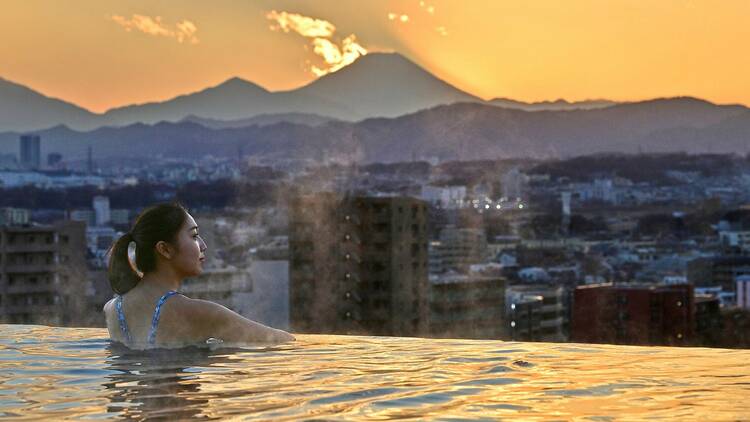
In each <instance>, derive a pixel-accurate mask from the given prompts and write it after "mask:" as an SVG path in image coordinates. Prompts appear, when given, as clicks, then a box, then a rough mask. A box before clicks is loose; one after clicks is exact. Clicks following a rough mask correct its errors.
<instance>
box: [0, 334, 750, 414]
mask: <svg viewBox="0 0 750 422" xmlns="http://www.w3.org/2000/svg"><path fill="white" fill-rule="evenodd" d="M749 363H750V351H748V350H725V349H701V348H670V347H627V346H609V345H588V344H554V343H517V342H513V343H511V342H503V341H478V340H435V339H415V338H394V337H355V336H326V335H298V336H297V341H296V342H294V343H289V344H284V345H280V346H273V347H254V348H253V347H248V348H242V349H219V348H214V349H198V348H195V349H183V350H179V351H157V352H150V353H144V352H139V353H133V352H128V351H127V350H123V349H120V348H118V347H116V346H113V345H111V344H110V343H109V340H108V336H107V332H106V330H103V329H90V328H55V327H45V326H31V325H0V417H4V418H13V419H15V418H19V419H21V418H27V419H41V418H45V419H55V420H60V419H66V418H67V419H102V418H113V419H115V418H117V419H126V418H127V419H146V418H168V419H185V418H196V419H216V418H231V419H242V420H252V419H261V420H268V419H273V420H285V419H286V420H299V419H327V420H330V419H340V420H357V419H366V420H370V419H407V418H412V419H420V420H421V419H435V420H469V419H471V420H477V419H480V420H482V419H486V420H497V419H510V420H515V419H524V420H536V419H545V420H549V419H557V420H571V419H576V420H594V421H602V420H604V421H606V420H614V419H627V420H637V419H680V420H688V419H690V420H695V419H703V420H712V421H713V420H739V419H745V420H746V419H748V418H750V368H749V366H750V365H749Z"/></svg>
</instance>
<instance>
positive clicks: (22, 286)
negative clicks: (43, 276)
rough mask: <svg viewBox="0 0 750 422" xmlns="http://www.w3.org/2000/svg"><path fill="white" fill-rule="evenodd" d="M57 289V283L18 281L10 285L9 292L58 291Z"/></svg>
mask: <svg viewBox="0 0 750 422" xmlns="http://www.w3.org/2000/svg"><path fill="white" fill-rule="evenodd" d="M56 291H57V289H56V288H55V285H54V284H52V283H50V284H47V283H38V282H37V283H33V284H31V283H24V282H18V283H13V285H11V286H8V291H7V293H8V294H17V293H20V294H23V293H48V292H49V293H52V292H56Z"/></svg>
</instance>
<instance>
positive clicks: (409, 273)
mask: <svg viewBox="0 0 750 422" xmlns="http://www.w3.org/2000/svg"><path fill="white" fill-rule="evenodd" d="M289 223H290V228H291V230H290V234H289V252H290V263H289V265H290V274H289V275H290V279H289V282H290V285H289V316H290V323H291V328H292V330H293V331H295V332H302V333H305V332H306V333H337V334H363V335H364V334H369V335H390V336H420V335H426V333H427V329H428V323H429V321H428V318H429V306H428V299H429V298H428V284H427V283H428V282H427V230H426V228H427V227H426V225H427V207H426V204H425V203H424V202H422V201H420V200H416V199H413V198H405V197H387V198H386V197H365V196H357V197H348V196H339V195H336V194H333V193H321V194H317V195H306V196H301V197H299V198H296V199H295V200H294V201H293V202H292V206H291V213H290V220H289Z"/></svg>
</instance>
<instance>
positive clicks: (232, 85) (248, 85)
mask: <svg viewBox="0 0 750 422" xmlns="http://www.w3.org/2000/svg"><path fill="white" fill-rule="evenodd" d="M213 88H214V89H216V88H228V89H253V90H258V91H263V92H268V90H266V89H265V88H263V87H262V86H260V85H258V84H256V83H253V82H250V81H248V80H246V79H242V78H240V77H239V76H234V77H231V78H229V79H227V80H226V81H224V82H222V83H220V84H218V85H216V86H214V87H213Z"/></svg>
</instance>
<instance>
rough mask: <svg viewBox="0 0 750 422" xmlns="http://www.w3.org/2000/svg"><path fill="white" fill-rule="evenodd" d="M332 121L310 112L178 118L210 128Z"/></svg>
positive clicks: (318, 124)
mask: <svg viewBox="0 0 750 422" xmlns="http://www.w3.org/2000/svg"><path fill="white" fill-rule="evenodd" d="M332 121H336V119H333V118H331V117H326V116H320V115H318V114H311V113H280V114H261V115H258V116H255V117H249V118H247V119H238V120H217V119H207V118H205V117H199V116H193V115H190V116H187V117H185V118H184V119H182V120H180V122H193V123H197V124H199V125H201V126H205V127H207V128H211V129H227V128H239V127H247V126H253V125H257V126H268V125H274V124H276V123H281V122H288V123H296V124H301V125H307V126H320V125H322V124H325V123H328V122H332Z"/></svg>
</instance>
